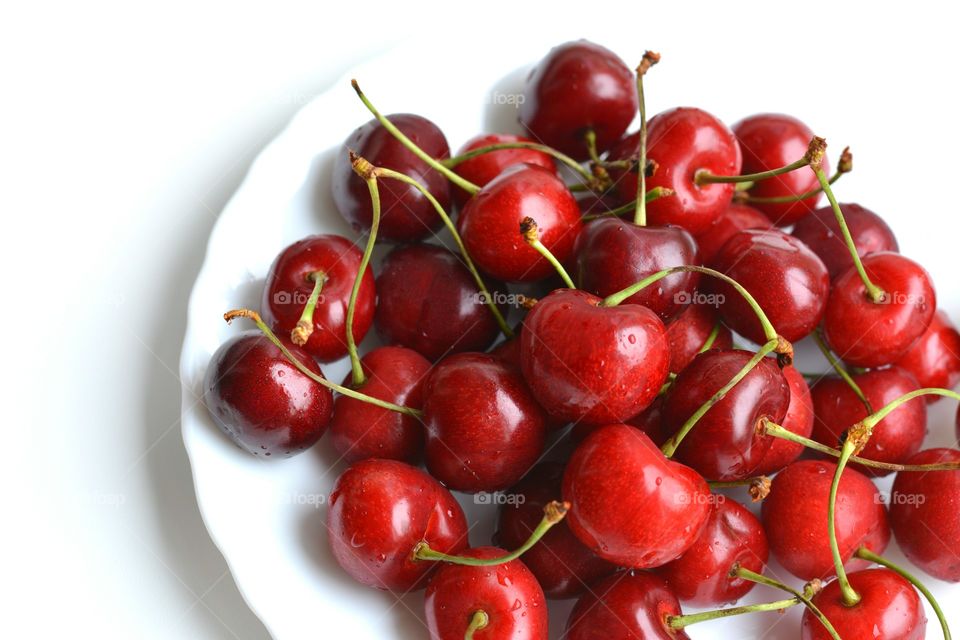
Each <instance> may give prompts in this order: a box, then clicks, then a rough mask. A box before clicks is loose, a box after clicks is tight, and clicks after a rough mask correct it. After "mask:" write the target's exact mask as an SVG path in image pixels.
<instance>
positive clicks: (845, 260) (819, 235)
mask: <svg viewBox="0 0 960 640" xmlns="http://www.w3.org/2000/svg"><path fill="white" fill-rule="evenodd" d="M811 175H812V174H811ZM840 211H842V212H843V218H844V220H845V221H846V223H847V229H848V230H849V231H850V236H851V237H852V238H853V246H855V247H856V248H857V254H858V255H859V256H860V257H861V258H862V257H864V256H865V255H867V254H870V253H876V252H878V251H892V252H894V253H896V252H897V251H899V250H900V247H899V246H898V245H897V238H896V237H895V236H894V235H893V231H892V230H891V229H890V227H888V226H887V223H886V222H884V221H883V218H881V217H880V216H878V215H877V214H875V213H874V212H873V211H870V210H869V209H867V208H865V207H861V206H860V205H858V204H853V203H845V204H841V205H840ZM791 233H792V235H794V236H796V237H797V238H800V240H802V241H803V242H804V244H806V245H807V246H808V247H810V249H811V250H812V251H813V252H814V253H816V254H817V255H818V256H820V259H821V260H823V264H825V265H826V266H827V271H829V272H830V277H831V278H836V277H837V276H838V275H840V274H842V273H843V272H844V271H846V270H847V269H849V268H850V267H852V266H853V258H851V257H850V249H849V248H848V247H847V244H846V242H844V239H843V232H842V231H840V224H839V223H838V222H837V216H836V214H835V213H834V212H833V207H829V206H827V207H822V208H820V209H817V210H816V211H814V212H812V213H811V214H810V215H808V216H804V217H803V218H800V220H798V221H797V224H796V225H794V227H793V231H792V232H791Z"/></svg>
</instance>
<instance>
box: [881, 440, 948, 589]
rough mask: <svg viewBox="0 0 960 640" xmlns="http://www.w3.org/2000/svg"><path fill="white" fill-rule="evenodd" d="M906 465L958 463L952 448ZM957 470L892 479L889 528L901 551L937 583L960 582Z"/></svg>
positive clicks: (932, 451) (911, 473)
mask: <svg viewBox="0 0 960 640" xmlns="http://www.w3.org/2000/svg"><path fill="white" fill-rule="evenodd" d="M908 462H909V463H910V464H931V463H939V462H960V451H957V450H956V449H927V450H925V451H921V452H920V453H918V454H916V455H915V456H913V457H912V458H910V459H909V460H908ZM958 504H960V471H931V472H929V473H924V472H917V471H901V472H899V473H898V474H897V477H896V479H895V480H894V481H893V491H892V493H891V496H890V524H891V526H892V527H893V533H894V535H895V536H896V537H897V542H898V543H899V544H900V550H901V551H903V554H904V555H905V556H907V559H908V560H910V562H912V563H913V564H915V565H917V566H918V567H920V568H921V569H923V570H924V571H926V572H927V573H929V574H930V575H932V576H934V577H935V578H939V579H941V580H947V581H950V582H960V557H958V555H957V549H958V548H960V519H958V518H957V505H958Z"/></svg>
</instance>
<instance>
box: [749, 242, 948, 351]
mask: <svg viewBox="0 0 960 640" xmlns="http://www.w3.org/2000/svg"><path fill="white" fill-rule="evenodd" d="M863 268H864V269H865V270H866V272H867V275H868V276H869V278H870V280H871V281H872V282H873V284H875V285H876V286H878V287H880V288H881V289H883V291H884V292H886V295H885V296H884V300H883V301H881V302H879V303H877V302H873V301H872V300H870V299H869V298H868V297H867V292H866V287H865V286H864V284H863V281H862V280H861V279H860V276H859V275H858V274H857V271H856V269H853V268H851V269H848V270H847V271H845V272H844V273H843V274H842V275H840V276H838V277H837V278H836V280H834V282H833V288H832V289H831V291H830V298H829V299H828V300H827V308H826V312H825V313H824V316H823V337H824V338H825V339H826V341H827V344H829V345H830V348H831V349H832V350H833V352H834V353H836V354H837V355H838V356H840V358H842V359H843V361H844V362H846V363H847V364H849V365H851V366H854V367H879V366H883V365H885V364H890V363H892V362H896V361H897V360H899V359H900V358H902V357H903V356H904V354H906V353H907V351H909V350H910V347H911V346H913V344H914V343H915V342H916V341H917V340H918V339H919V338H920V336H922V335H923V333H924V332H925V331H926V330H927V327H929V326H930V323H931V322H932V321H933V315H934V312H935V311H936V308H937V296H936V293H935V292H934V290H933V284H931V281H930V276H929V275H928V274H927V272H926V271H925V270H924V269H923V267H921V266H920V265H918V264H917V263H916V262H914V261H912V260H910V259H908V258H905V257H903V256H901V255H900V254H897V253H889V252H882V253H873V254H870V255H868V256H866V257H865V258H863ZM761 304H762V303H761ZM764 308H766V307H765V306H764ZM774 325H776V323H774Z"/></svg>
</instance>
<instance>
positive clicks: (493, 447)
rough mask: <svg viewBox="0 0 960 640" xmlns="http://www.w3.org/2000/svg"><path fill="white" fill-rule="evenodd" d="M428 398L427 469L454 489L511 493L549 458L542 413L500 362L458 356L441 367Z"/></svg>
mask: <svg viewBox="0 0 960 640" xmlns="http://www.w3.org/2000/svg"><path fill="white" fill-rule="evenodd" d="M423 394H424V401H423V423H424V426H425V427H426V432H427V446H426V458H427V469H429V470H430V473H431V474H432V475H433V476H434V477H436V478H437V479H439V480H440V481H441V482H443V483H444V484H445V485H447V486H448V487H450V488H451V489H455V490H458V491H469V492H478V491H499V490H501V489H506V488H507V487H509V486H510V485H512V484H513V483H515V482H516V481H517V480H519V479H520V478H521V477H523V475H524V474H526V473H527V471H529V470H530V468H531V467H532V466H533V465H534V464H535V463H536V461H537V458H539V456H540V453H541V452H542V451H543V446H544V439H545V437H546V416H545V414H544V412H543V409H541V408H540V405H538V404H537V401H536V400H534V398H533V396H532V395H531V393H530V391H529V389H527V385H526V384H525V383H524V381H523V377H522V376H521V375H520V372H519V371H517V370H516V369H515V368H513V367H511V366H509V365H507V364H505V363H504V362H503V361H502V360H499V359H497V358H495V357H494V356H491V355H489V354H486V353H458V354H455V355H452V356H450V357H448V358H445V359H443V360H442V361H440V362H439V363H437V364H436V365H435V366H434V368H433V371H432V372H431V373H430V376H429V377H428V378H427V381H426V384H425V386H424V390H423Z"/></svg>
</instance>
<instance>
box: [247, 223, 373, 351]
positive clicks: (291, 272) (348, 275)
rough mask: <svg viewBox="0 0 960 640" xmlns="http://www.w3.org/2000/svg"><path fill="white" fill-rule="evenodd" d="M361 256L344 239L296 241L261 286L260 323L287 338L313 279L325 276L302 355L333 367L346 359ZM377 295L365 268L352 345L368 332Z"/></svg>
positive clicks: (305, 301) (299, 314)
mask: <svg viewBox="0 0 960 640" xmlns="http://www.w3.org/2000/svg"><path fill="white" fill-rule="evenodd" d="M362 258H363V253H362V252H361V251H360V250H359V249H357V248H356V247H355V246H354V245H353V243H351V242H350V241H349V240H347V239H346V238H344V237H343V236H336V235H319V236H309V237H307V238H304V239H303V240H300V241H299V242H295V243H293V244H292V245H290V246H289V247H287V248H286V249H284V250H283V251H282V252H280V255H278V256H277V259H276V260H274V261H273V265H272V266H271V267H270V272H269V273H268V274H267V280H266V282H265V283H264V286H263V299H262V301H261V303H260V311H261V314H262V316H263V320H264V322H266V323H267V325H269V327H270V328H271V329H272V330H273V331H274V333H277V334H278V335H280V336H289V335H290V332H291V331H292V330H293V329H294V327H296V326H297V322H298V321H299V320H300V316H301V314H302V313H303V308H304V306H305V305H306V303H307V299H308V298H309V297H310V294H311V292H312V291H313V288H314V281H313V280H312V279H311V277H310V276H311V274H313V273H316V272H318V271H319V272H322V273H323V274H324V276H325V277H326V279H325V281H324V283H323V289H322V290H321V294H320V298H319V300H318V301H317V305H316V307H315V308H314V311H313V333H311V334H310V337H309V338H308V339H307V343H306V344H305V345H304V347H303V348H304V351H306V352H307V353H309V354H310V355H312V356H313V357H314V358H316V359H317V360H320V361H321V362H332V361H333V360H337V359H339V358H342V357H343V356H345V355H346V354H347V306H348V305H349V303H350V293H351V291H352V290H353V283H354V280H356V278H357V272H358V271H359V270H360V261H361V259H362ZM376 300H377V294H376V289H375V288H374V280H373V271H372V270H371V269H370V268H369V267H367V270H366V272H364V274H363V281H362V282H361V283H360V295H359V296H358V297H357V306H356V308H355V310H354V316H353V336H354V338H355V339H356V342H358V343H359V342H360V341H361V340H363V337H364V336H365V335H366V334H367V331H368V330H369V329H370V325H371V324H372V322H373V311H374V307H375V306H376Z"/></svg>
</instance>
